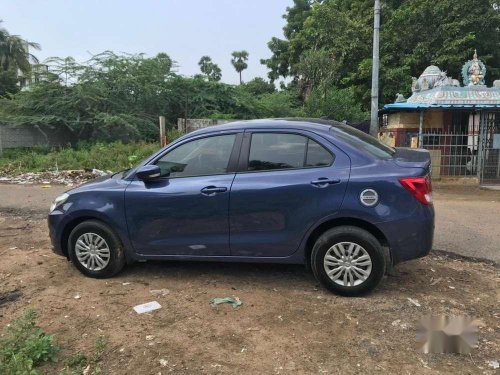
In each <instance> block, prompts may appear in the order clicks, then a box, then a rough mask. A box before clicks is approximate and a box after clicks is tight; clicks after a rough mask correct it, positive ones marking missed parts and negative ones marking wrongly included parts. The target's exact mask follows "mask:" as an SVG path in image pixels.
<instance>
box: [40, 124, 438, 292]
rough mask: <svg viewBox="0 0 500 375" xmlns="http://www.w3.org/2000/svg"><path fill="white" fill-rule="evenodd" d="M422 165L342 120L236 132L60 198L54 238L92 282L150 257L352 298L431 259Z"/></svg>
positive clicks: (217, 129)
mask: <svg viewBox="0 0 500 375" xmlns="http://www.w3.org/2000/svg"><path fill="white" fill-rule="evenodd" d="M429 168H430V156H429V153H428V152H427V151H425V150H420V149H407V148H391V147H388V146H386V145H384V144H382V143H380V142H379V141H378V140H376V139H375V138H373V137H370V136H368V135H366V134H364V133H362V132H360V131H358V130H356V129H354V128H352V127H349V126H346V125H343V124H339V123H334V122H327V121H320V120H301V119H292V120H290V119H288V120H280V119H273V120H254V121H239V122H233V123H230V124H226V125H219V126H213V127H209V128H206V129H202V130H198V131H195V132H193V133H190V134H188V135H186V136H184V137H182V138H180V139H178V140H177V141H175V142H174V143H172V144H170V145H168V146H167V147H166V148H164V149H162V150H160V151H158V152H157V153H156V154H154V155H152V156H151V157H149V158H148V159H146V160H144V161H143V162H141V163H140V164H139V165H138V166H136V167H135V168H132V169H131V170H128V171H123V172H119V173H116V174H114V175H110V176H105V177H102V178H99V179H97V180H94V181H91V182H89V183H87V184H84V185H81V186H79V187H77V188H75V189H72V190H70V191H68V192H67V193H65V194H63V195H61V196H59V197H57V198H56V200H55V201H54V203H53V205H52V207H51V210H50V214H49V217H48V222H49V229H50V237H51V240H52V244H53V247H54V251H55V252H56V253H58V254H60V255H63V256H66V257H67V258H69V259H70V260H71V261H72V262H73V264H74V265H75V266H76V267H77V268H78V269H79V270H80V271H81V272H82V273H83V274H85V275H87V276H90V277H95V278H105V277H111V276H113V275H115V274H116V273H117V272H119V271H120V270H121V269H122V268H123V267H124V265H125V264H127V263H131V262H134V261H138V260H150V259H155V260H170V259H175V260H197V261H200V260H203V261H226V262H261V263H288V264H305V265H307V266H309V267H310V268H311V269H312V271H313V273H314V275H315V276H316V278H317V279H318V280H319V281H320V282H321V284H323V285H324V286H325V287H326V288H328V289H329V290H331V291H333V292H335V293H337V294H340V295H346V296H355V295H360V294H363V293H367V292H369V291H371V290H372V289H373V288H375V287H376V286H377V284H378V283H379V282H380V280H381V279H382V277H383V275H384V273H385V272H386V270H387V269H388V268H389V267H392V266H393V265H395V264H397V263H400V262H403V261H406V260H409V259H414V258H418V257H423V256H425V255H426V254H428V253H429V251H430V249H431V247H432V238H433V232H434V209H433V205H432V188H431V182H430V178H429Z"/></svg>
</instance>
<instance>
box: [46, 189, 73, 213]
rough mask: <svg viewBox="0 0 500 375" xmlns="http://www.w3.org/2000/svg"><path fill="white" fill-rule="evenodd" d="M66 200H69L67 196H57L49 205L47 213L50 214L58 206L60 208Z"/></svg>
mask: <svg viewBox="0 0 500 375" xmlns="http://www.w3.org/2000/svg"><path fill="white" fill-rule="evenodd" d="M68 198H69V194H66V193H64V194H61V195H60V196H58V197H57V198H56V199H54V202H52V204H51V205H50V211H49V213H51V212H52V211H54V210H55V209H56V208H57V207H58V206H60V205H61V204H63V203H64V202H66V201H67V200H68Z"/></svg>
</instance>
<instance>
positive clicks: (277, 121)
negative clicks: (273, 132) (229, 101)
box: [190, 118, 344, 135]
mask: <svg viewBox="0 0 500 375" xmlns="http://www.w3.org/2000/svg"><path fill="white" fill-rule="evenodd" d="M338 125H344V124H342V123H339V122H337V121H332V120H324V119H310V118H269V119H261V120H237V121H233V122H229V123H226V124H221V125H213V126H209V127H206V128H203V129H199V130H196V131H194V132H192V133H190V135H194V134H196V135H198V134H204V133H210V132H213V131H223V130H239V129H266V128H271V129H302V130H311V131H316V132H328V131H329V130H330V128H331V127H332V126H338Z"/></svg>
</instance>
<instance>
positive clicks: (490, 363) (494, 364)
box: [486, 361, 500, 370]
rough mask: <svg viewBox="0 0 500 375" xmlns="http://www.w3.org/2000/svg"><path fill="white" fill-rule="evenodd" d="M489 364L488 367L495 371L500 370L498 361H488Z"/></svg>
mask: <svg viewBox="0 0 500 375" xmlns="http://www.w3.org/2000/svg"><path fill="white" fill-rule="evenodd" d="M486 363H487V364H488V366H490V367H491V368H493V369H495V370H496V369H497V368H500V363H498V361H488V362H486Z"/></svg>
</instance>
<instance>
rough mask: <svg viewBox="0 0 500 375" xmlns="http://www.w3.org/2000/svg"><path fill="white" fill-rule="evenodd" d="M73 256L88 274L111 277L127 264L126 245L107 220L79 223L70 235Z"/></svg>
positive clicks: (79, 267) (69, 240) (75, 263)
mask: <svg viewBox="0 0 500 375" xmlns="http://www.w3.org/2000/svg"><path fill="white" fill-rule="evenodd" d="M68 252H69V258H70V259H71V261H72V262H73V264H74V265H75V266H76V268H78V270H79V271H80V272H82V273H83V274H84V275H86V276H90V277H94V278H99V279H100V278H106V277H111V276H113V275H115V274H117V273H118V272H120V271H121V269H122V268H123V266H124V265H125V255H124V253H123V246H122V244H121V242H120V239H119V238H118V236H117V235H116V234H115V233H114V232H113V231H112V230H111V228H109V227H108V226H107V225H106V224H104V223H102V222H100V221H97V220H89V221H84V222H83V223H80V224H78V225H77V226H76V227H75V228H74V229H73V230H72V231H71V234H70V235H69V239H68Z"/></svg>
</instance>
